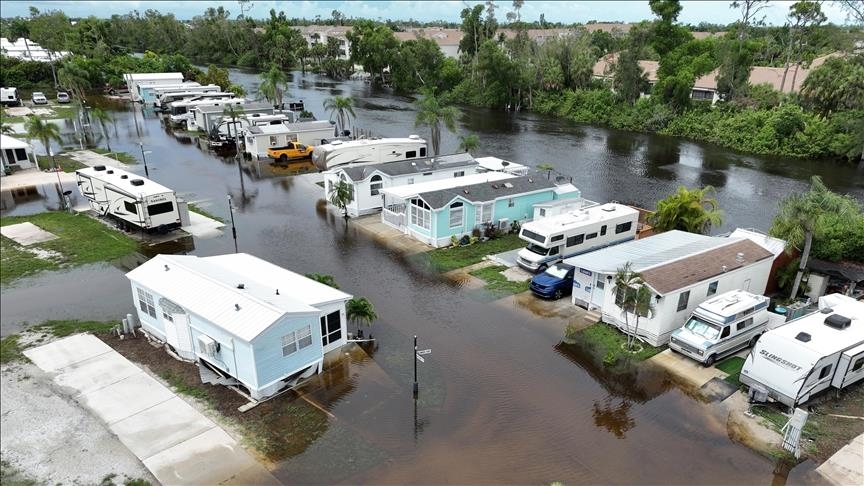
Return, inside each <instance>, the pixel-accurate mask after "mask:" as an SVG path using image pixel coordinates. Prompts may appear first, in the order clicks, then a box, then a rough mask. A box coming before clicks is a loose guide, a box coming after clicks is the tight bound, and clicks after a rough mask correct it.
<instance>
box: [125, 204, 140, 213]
mask: <svg viewBox="0 0 864 486" xmlns="http://www.w3.org/2000/svg"><path fill="white" fill-rule="evenodd" d="M123 207H124V208H126V211H127V212H129V213H132V214H138V209H137V208H136V207H135V203H131V202H129V201H123Z"/></svg>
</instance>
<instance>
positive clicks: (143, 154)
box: [138, 142, 153, 179]
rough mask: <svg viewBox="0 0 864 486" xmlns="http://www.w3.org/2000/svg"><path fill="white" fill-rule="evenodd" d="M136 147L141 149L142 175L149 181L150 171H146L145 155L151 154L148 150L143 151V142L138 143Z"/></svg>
mask: <svg viewBox="0 0 864 486" xmlns="http://www.w3.org/2000/svg"><path fill="white" fill-rule="evenodd" d="M138 146H139V147H141V159H143V160H144V175H145V176H147V178H148V179H149V178H150V171H149V170H147V154H151V153H153V152H151V151H149V150H146V151H145V150H144V143H143V142H138Z"/></svg>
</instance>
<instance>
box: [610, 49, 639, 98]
mask: <svg viewBox="0 0 864 486" xmlns="http://www.w3.org/2000/svg"><path fill="white" fill-rule="evenodd" d="M637 53H638V51H637V50H635V49H625V50H624V51H622V52H621V53H620V54H618V62H616V63H615V77H614V78H613V79H612V86H613V87H614V88H615V93H616V94H617V95H618V97H619V98H621V100H623V101H625V102H627V103H629V104H630V105H632V104H634V103H636V101H637V100H638V99H639V97H640V96H641V95H642V93H644V92H647V91H648V75H647V74H646V73H645V72H644V71H643V70H642V67H641V66H640V65H639V59H638V57H637Z"/></svg>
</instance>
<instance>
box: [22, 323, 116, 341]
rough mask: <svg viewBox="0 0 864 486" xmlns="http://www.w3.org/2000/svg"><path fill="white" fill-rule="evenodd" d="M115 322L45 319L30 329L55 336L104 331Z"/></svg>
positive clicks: (112, 326)
mask: <svg viewBox="0 0 864 486" xmlns="http://www.w3.org/2000/svg"><path fill="white" fill-rule="evenodd" d="M117 324H118V323H117V322H102V321H79V320H75V319H68V320H56V321H55V320H52V321H45V322H43V323H42V324H39V325H38V326H33V327H31V328H30V329H31V330H34V331H41V332H45V333H48V334H51V335H53V336H55V337H58V338H60V337H66V336H71V335H73V334H79V333H82V332H86V333H97V334H101V333H106V332H108V331H110V330H111V329H112V328H114V327H115V326H116V325H117Z"/></svg>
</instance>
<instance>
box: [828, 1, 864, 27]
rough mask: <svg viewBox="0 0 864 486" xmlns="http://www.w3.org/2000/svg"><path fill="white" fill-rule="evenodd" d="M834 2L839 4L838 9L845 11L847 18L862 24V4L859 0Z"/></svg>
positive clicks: (863, 22)
mask: <svg viewBox="0 0 864 486" xmlns="http://www.w3.org/2000/svg"><path fill="white" fill-rule="evenodd" d="M834 3H836V4H838V5H840V9H841V10H843V12H845V13H846V18H847V19H852V20H853V21H854V22H858V23H859V24H864V4H862V3H861V0H835V2H834Z"/></svg>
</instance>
